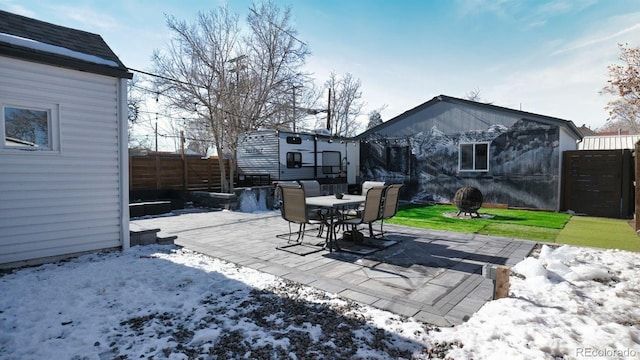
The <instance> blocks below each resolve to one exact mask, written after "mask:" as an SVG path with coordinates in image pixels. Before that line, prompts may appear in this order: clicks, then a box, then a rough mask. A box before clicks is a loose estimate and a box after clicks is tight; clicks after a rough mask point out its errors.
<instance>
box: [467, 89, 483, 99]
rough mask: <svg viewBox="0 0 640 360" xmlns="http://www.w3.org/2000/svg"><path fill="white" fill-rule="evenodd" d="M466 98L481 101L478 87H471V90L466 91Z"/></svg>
mask: <svg viewBox="0 0 640 360" xmlns="http://www.w3.org/2000/svg"><path fill="white" fill-rule="evenodd" d="M467 100H471V101H475V102H481V101H482V97H481V96H480V89H478V88H473V89H472V90H471V91H469V92H468V93H467Z"/></svg>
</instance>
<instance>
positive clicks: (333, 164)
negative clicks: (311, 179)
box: [322, 151, 342, 174]
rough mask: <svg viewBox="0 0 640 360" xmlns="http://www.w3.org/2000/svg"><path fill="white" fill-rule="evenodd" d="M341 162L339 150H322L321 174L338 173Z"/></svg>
mask: <svg viewBox="0 0 640 360" xmlns="http://www.w3.org/2000/svg"><path fill="white" fill-rule="evenodd" d="M341 165H342V162H341V161H340V152H339V151H323V152H322V173H323V174H340V171H341Z"/></svg>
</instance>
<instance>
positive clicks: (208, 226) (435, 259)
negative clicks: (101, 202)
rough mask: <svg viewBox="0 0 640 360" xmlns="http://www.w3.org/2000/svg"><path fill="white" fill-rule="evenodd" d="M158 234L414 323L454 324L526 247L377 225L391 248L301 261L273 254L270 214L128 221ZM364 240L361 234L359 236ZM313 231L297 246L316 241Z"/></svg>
mask: <svg viewBox="0 0 640 360" xmlns="http://www.w3.org/2000/svg"><path fill="white" fill-rule="evenodd" d="M152 228H160V229H161V232H160V236H172V235H175V236H177V237H178V238H177V239H176V241H175V243H176V244H177V245H180V246H184V247H185V248H187V249H191V250H194V251H197V252H200V253H203V254H206V255H209V256H212V257H215V258H219V259H222V260H225V261H228V262H231V263H235V264H238V265H241V266H246V267H249V268H253V269H256V270H260V271H263V272H266V273H269V274H273V275H276V276H280V277H282V278H285V279H289V280H291V281H295V282H298V283H302V284H305V285H308V286H312V287H314V288H317V289H320V290H324V291H327V292H330V293H335V294H338V295H339V296H341V297H344V298H347V299H351V300H354V301H357V302H360V303H364V304H368V305H371V306H373V307H376V308H379V309H383V310H388V311H391V312H393V313H396V314H400V315H405V316H412V317H414V318H415V319H417V320H419V321H423V322H426V323H430V324H434V325H439V326H451V325H457V324H461V323H462V322H464V321H466V320H467V319H468V318H469V317H470V316H471V315H472V314H473V313H475V312H476V311H477V310H478V309H480V307H482V305H484V304H485V303H486V302H487V301H489V300H491V298H492V296H493V282H492V280H490V279H487V278H485V277H484V276H482V267H483V266H484V265H485V264H487V263H491V264H496V265H506V266H513V265H515V264H516V263H517V262H519V261H520V260H522V259H524V258H525V257H526V256H528V254H529V253H530V252H531V250H532V249H533V247H534V246H535V244H536V243H535V242H534V241H527V240H519V239H509V238H503V237H496V236H485V235H476V234H464V233H454V232H446V231H437V230H428V229H417V228H410V227H404V226H394V225H388V224H385V231H386V232H387V233H386V235H385V237H386V239H388V240H396V241H398V243H397V244H395V245H393V246H391V247H388V248H386V249H384V250H381V251H378V252H375V253H373V254H370V255H366V256H363V255H355V254H350V253H344V252H329V251H328V250H323V251H320V252H316V253H313V254H309V255H306V256H300V255H297V254H292V253H289V252H285V251H282V250H277V249H276V247H277V246H281V245H284V244H286V240H283V239H281V238H277V237H276V235H277V234H282V233H287V232H288V231H289V227H288V224H287V222H286V221H284V220H283V219H282V218H281V217H280V213H279V212H277V211H270V212H264V213H250V214H247V213H241V212H233V211H212V212H198V213H184V214H177V215H174V216H163V217H156V218H151V219H137V220H132V221H131V230H134V231H135V230H145V229H152ZM365 234H366V232H365ZM319 240H320V241H321V240H322V239H319V238H316V237H315V233H314V232H309V233H307V234H306V235H305V242H318V241H319Z"/></svg>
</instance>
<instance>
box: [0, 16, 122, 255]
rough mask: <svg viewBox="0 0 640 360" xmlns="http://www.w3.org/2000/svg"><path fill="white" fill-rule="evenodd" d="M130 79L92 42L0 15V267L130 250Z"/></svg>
mask: <svg viewBox="0 0 640 360" xmlns="http://www.w3.org/2000/svg"><path fill="white" fill-rule="evenodd" d="M131 77H132V74H131V73H130V72H129V71H128V70H127V68H126V67H125V66H124V65H123V64H122V62H121V61H120V60H119V59H118V57H117V56H116V55H115V54H114V53H113V52H112V51H111V49H110V48H109V46H108V45H107V44H106V43H105V42H104V40H103V39H102V37H100V36H99V35H96V34H92V33H88V32H84V31H80V30H75V29H70V28H66V27H62V26H57V25H54V24H50V23H46V22H42V21H38V20H35V19H31V18H27V17H23V16H19V15H16V14H12V13H9V12H5V11H0V106H1V111H0V132H1V133H2V134H3V137H4V141H2V142H0V168H2V172H1V173H0V267H12V266H19V265H26V264H30V263H38V262H43V261H47V260H50V259H55V258H59V257H65V256H69V255H75V254H80V253H84V252H89V251H96V250H101V249H108V248H127V247H128V246H129V223H128V221H129V209H128V202H129V199H128V190H129V189H128V164H127V162H128V151H127V147H128V143H127V138H128V137H127V79H130V78H131Z"/></svg>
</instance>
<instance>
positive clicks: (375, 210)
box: [361, 186, 385, 222]
mask: <svg viewBox="0 0 640 360" xmlns="http://www.w3.org/2000/svg"><path fill="white" fill-rule="evenodd" d="M384 189H385V187H384V186H374V187H372V188H370V189H369V190H367V194H366V195H365V200H364V209H363V210H362V219H361V220H362V222H373V221H376V220H377V219H378V217H379V216H380V201H382V193H383V192H384Z"/></svg>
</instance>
